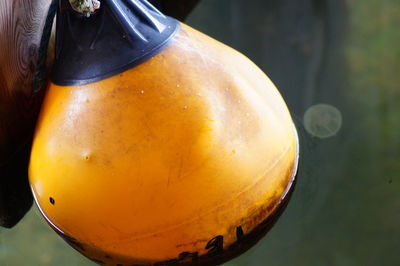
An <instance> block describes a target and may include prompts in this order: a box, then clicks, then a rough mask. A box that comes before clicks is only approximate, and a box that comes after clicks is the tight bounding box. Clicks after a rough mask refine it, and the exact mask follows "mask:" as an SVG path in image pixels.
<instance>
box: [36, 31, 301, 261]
mask: <svg viewBox="0 0 400 266" xmlns="http://www.w3.org/2000/svg"><path fill="white" fill-rule="evenodd" d="M181 27H182V28H181V30H180V32H179V33H178V34H177V35H176V36H175V37H174V38H173V40H172V41H171V43H170V44H169V45H168V47H167V48H166V49H165V50H163V51H162V52H161V53H160V54H158V55H156V56H155V57H153V58H152V59H150V60H148V61H146V62H145V63H143V64H141V65H139V66H137V67H135V68H132V69H130V70H128V71H126V72H123V73H122V74H119V75H116V76H113V77H111V78H108V79H106V80H102V81H99V82H96V83H92V84H88V85H84V86H76V87H62V86H57V85H54V84H51V85H50V87H49V88H48V91H47V95H46V97H45V102H44V104H43V107H42V111H41V116H40V119H39V122H38V125H37V129H36V135H35V139H34V144H33V149H32V155H31V162H30V169H29V173H30V182H31V185H32V188H33V191H34V194H35V196H36V199H37V203H38V204H39V206H40V208H41V209H42V211H43V213H44V214H45V215H46V216H47V219H48V220H49V221H50V222H51V223H53V226H54V227H57V228H58V230H60V231H62V232H63V233H64V234H66V235H68V236H71V237H73V238H74V239H75V240H74V241H76V242H79V243H82V245H83V246H84V248H85V251H82V250H80V251H81V252H83V253H85V254H86V255H87V256H89V257H91V258H95V259H97V260H101V261H104V262H106V263H114V265H115V263H116V262H118V263H128V262H129V263H130V264H133V263H154V262H157V261H163V260H169V259H174V258H177V257H178V255H179V254H181V253H183V252H198V255H199V256H201V255H204V254H206V253H207V252H208V251H209V250H208V249H206V248H205V247H206V245H207V243H208V242H209V240H210V239H212V238H214V237H216V236H218V235H222V236H224V249H227V248H228V247H229V246H230V245H232V244H233V243H234V242H236V240H237V236H236V228H237V227H239V226H241V227H242V229H243V231H244V233H245V234H247V233H248V232H251V231H252V230H253V229H254V228H255V227H256V226H257V225H259V224H260V223H261V222H262V221H264V220H265V219H267V218H268V216H269V215H270V214H271V213H272V212H273V211H274V210H275V209H276V208H277V206H278V205H279V203H280V200H281V198H282V197H283V195H284V192H285V191H286V190H287V188H288V187H289V186H290V184H291V182H292V179H293V176H294V172H295V168H296V164H297V153H298V150H297V136H296V133H295V130H294V126H293V122H292V120H291V117H290V114H289V112H288V110H287V107H286V105H285V103H284V101H283V99H282V98H281V96H280V94H279V93H278V91H277V90H276V88H275V86H274V85H273V84H272V82H271V81H270V80H269V79H268V77H267V76H266V75H265V74H264V73H263V72H262V71H261V70H260V69H258V68H257V67H256V66H255V65H254V64H253V63H252V62H251V61H250V60H249V59H247V58H246V57H244V56H243V55H241V54H239V53H238V52H236V51H235V50H233V49H231V48H229V47H227V46H225V45H223V44H221V43H219V42H217V41H215V40H213V39H211V38H209V37H207V36H205V35H203V34H201V33H199V32H197V31H195V30H193V29H192V28H190V27H188V26H186V25H183V24H182V25H181ZM99 60H100V59H99ZM50 198H52V200H54V202H53V203H51V202H50ZM75 247H76V246H75ZM78 250H79V245H78Z"/></svg>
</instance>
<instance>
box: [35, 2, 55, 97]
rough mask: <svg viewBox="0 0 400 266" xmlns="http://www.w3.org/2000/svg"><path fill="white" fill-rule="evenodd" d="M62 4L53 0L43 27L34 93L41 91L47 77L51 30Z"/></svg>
mask: <svg viewBox="0 0 400 266" xmlns="http://www.w3.org/2000/svg"><path fill="white" fill-rule="evenodd" d="M59 4H60V1H59V0H52V2H51V4H50V6H49V10H48V12H47V17H46V22H45V24H44V28H43V34H42V38H41V39H40V46H39V54H38V60H37V62H36V71H35V73H34V75H33V79H32V89H33V92H34V93H37V92H38V91H40V90H41V89H42V88H43V87H44V84H43V82H44V81H45V80H46V79H47V75H46V60H47V53H48V50H49V42H50V36H51V30H52V28H53V22H54V18H55V16H56V13H57V9H58V6H59Z"/></svg>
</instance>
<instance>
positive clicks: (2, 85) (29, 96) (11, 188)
mask: <svg viewBox="0 0 400 266" xmlns="http://www.w3.org/2000/svg"><path fill="white" fill-rule="evenodd" d="M50 2H51V0H2V1H0V226H5V227H11V226H13V225H14V224H15V223H17V222H18V221H19V219H20V218H22V217H23V215H24V214H25V212H26V211H27V210H28V209H29V208H30V206H31V205H32V196H31V193H30V189H29V185H28V178H27V165H28V160H29V152H30V142H31V138H32V133H33V130H34V125H35V122H36V118H37V115H38V112H39V108H40V103H41V100H42V97H43V93H42V92H38V93H33V91H32V77H33V73H34V72H35V69H36V62H37V60H38V50H39V44H40V39H41V36H42V30H43V27H44V22H45V18H46V14H47V10H48V7H49V4H50Z"/></svg>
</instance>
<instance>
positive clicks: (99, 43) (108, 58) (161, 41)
mask: <svg viewBox="0 0 400 266" xmlns="http://www.w3.org/2000/svg"><path fill="white" fill-rule="evenodd" d="M178 28H179V23H178V21H177V20H175V19H173V18H171V17H167V16H165V15H163V14H162V13H161V12H160V11H158V10H157V9H156V8H155V7H154V6H152V5H151V4H150V3H149V2H147V1H146V0H102V1H101V7H100V9H99V10H97V11H96V12H95V13H94V14H92V15H91V16H90V17H86V16H84V15H82V14H80V13H78V12H76V11H74V10H73V9H72V7H71V5H70V3H69V1H68V0H60V6H59V10H58V13H57V31H56V59H55V63H54V70H53V75H52V81H53V82H54V83H55V84H58V85H64V86H71V85H84V84H88V83H91V82H95V81H99V80H102V79H106V78H108V77H111V76H113V75H116V74H119V73H121V72H123V71H125V70H128V69H130V68H132V67H134V66H136V65H138V64H140V63H142V62H144V61H145V60H147V59H150V58H151V57H153V56H154V55H156V54H158V53H159V52H160V51H161V50H162V49H163V48H164V47H165V46H166V44H167V43H168V41H169V40H170V39H171V37H172V36H173V35H174V34H175V33H176V32H177V30H178Z"/></svg>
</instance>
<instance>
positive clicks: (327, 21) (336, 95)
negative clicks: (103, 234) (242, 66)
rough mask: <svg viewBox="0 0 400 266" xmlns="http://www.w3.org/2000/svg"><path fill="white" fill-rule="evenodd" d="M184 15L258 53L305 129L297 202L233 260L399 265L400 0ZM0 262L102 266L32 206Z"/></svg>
mask: <svg viewBox="0 0 400 266" xmlns="http://www.w3.org/2000/svg"><path fill="white" fill-rule="evenodd" d="M187 23H188V24H189V25H191V26H193V27H195V28H197V29H199V30H201V31H203V32H205V33H207V34H209V35H211V36H212V37H214V38H216V39H218V40H221V41H223V42H225V43H227V44H228V45H230V46H233V47H234V48H236V49H238V50H240V51H241V52H243V53H244V54H246V55H247V56H249V57H250V58H251V59H252V60H253V61H255V62H256V64H257V65H259V66H260V67H261V68H262V69H263V70H264V71H265V72H266V73H267V74H268V75H269V76H270V78H271V79H272V80H273V81H274V82H275V84H276V85H277V87H278V88H279V90H280V91H281V93H282V95H283V97H284V98H285V100H286V102H287V103H288V106H289V109H290V110H291V112H292V114H293V117H294V120H295V122H296V124H297V126H298V128H299V132H300V139H301V143H300V144H301V149H302V154H301V155H302V158H301V165H300V172H299V175H298V181H297V185H296V189H295V192H294V194H293V197H292V199H291V201H290V203H289V206H288V208H287V209H286V211H285V212H284V214H283V215H282V217H281V218H280V220H279V221H278V222H277V224H276V225H275V227H274V228H273V229H272V230H271V231H270V232H269V233H268V234H267V235H266V237H264V238H263V239H262V240H261V241H260V242H259V243H258V244H257V245H256V246H254V247H253V248H252V249H251V250H249V251H248V252H246V253H245V254H243V255H242V256H240V257H239V258H237V259H235V260H233V261H231V262H228V263H226V266H242V265H243V266H244V265H255V266H258V265H260V266H261V265H269V266H278V265H282V266H283V265H285V266H288V265H295V266H297V265H300V266H303V265H304V266H314V265H315V266H320V265H339V266H347V265H349V266H350V265H351V266H352V265H363V266H368V265H371V266H396V265H400V85H399V84H400V73H399V72H400V1H398V0H348V1H346V0H298V1H296V0H247V1H244V0H203V1H202V2H201V3H200V4H199V5H198V7H197V8H196V9H195V10H194V12H193V13H192V14H191V15H190V17H189V19H188V21H187ZM0 265H5V266H6V265H11V266H15V265H21V266H25V265H29V266H30V265H38V266H42V265H54V266H56V265H57V266H58V265H60V266H62V265H68V266H69V265H76V266H78V265H79V266H84V265H94V264H93V263H92V262H90V261H88V260H86V259H85V258H84V257H83V256H81V255H80V254H79V253H77V252H75V251H74V250H73V249H72V248H70V247H69V246H68V245H67V244H66V243H64V242H63V241H62V240H61V239H60V238H59V237H58V236H57V235H56V234H55V233H54V232H53V231H52V230H51V229H50V227H48V226H47V225H46V223H45V222H44V220H43V219H42V218H41V216H40V214H39V212H38V211H37V209H36V208H33V209H32V210H31V211H30V213H29V214H28V215H27V216H26V217H25V218H24V220H23V221H22V222H21V223H20V224H18V225H17V226H16V227H15V228H13V229H11V230H7V229H0Z"/></svg>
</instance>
